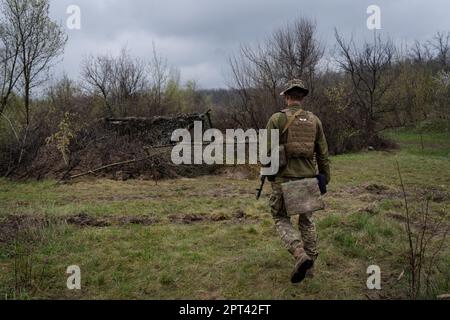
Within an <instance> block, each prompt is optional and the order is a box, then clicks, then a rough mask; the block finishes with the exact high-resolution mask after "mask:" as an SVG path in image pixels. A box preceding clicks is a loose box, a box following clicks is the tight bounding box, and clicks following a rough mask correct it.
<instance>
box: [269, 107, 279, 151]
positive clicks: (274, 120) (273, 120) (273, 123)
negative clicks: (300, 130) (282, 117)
mask: <svg viewBox="0 0 450 320" xmlns="http://www.w3.org/2000/svg"><path fill="white" fill-rule="evenodd" d="M274 129H279V127H278V115H277V114H274V115H273V116H272V117H271V118H270V119H269V122H268V123H267V126H266V130H267V152H268V156H270V154H271V151H272V135H271V134H270V133H271V130H274Z"/></svg>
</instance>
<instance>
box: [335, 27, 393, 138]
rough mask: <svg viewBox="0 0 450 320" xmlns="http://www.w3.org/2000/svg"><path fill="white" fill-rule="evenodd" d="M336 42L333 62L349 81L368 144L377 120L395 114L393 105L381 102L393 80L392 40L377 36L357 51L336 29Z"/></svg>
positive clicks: (352, 42) (375, 129) (352, 43)
mask: <svg viewBox="0 0 450 320" xmlns="http://www.w3.org/2000/svg"><path fill="white" fill-rule="evenodd" d="M335 37H336V41H337V56H336V62H337V63H338V66H339V67H340V69H341V70H342V71H344V73H345V74H347V75H348V76H349V78H350V81H351V84H352V89H353V93H354V95H355V101H354V103H355V104H356V106H357V108H358V110H359V111H360V112H359V116H360V119H359V121H360V124H361V128H363V130H364V132H363V133H364V137H365V138H366V139H367V141H368V142H370V140H371V139H372V138H374V137H375V136H376V132H377V128H376V123H377V120H378V118H379V117H380V116H381V115H383V114H384V113H386V112H390V111H394V109H393V106H385V105H383V103H382V98H383V97H384V95H385V93H386V91H387V90H388V89H389V87H390V86H391V84H392V83H393V81H394V80H395V73H394V71H393V69H392V68H391V67H392V64H393V63H394V58H395V50H396V49H395V47H394V45H393V43H392V41H390V40H387V41H384V42H383V41H382V40H381V37H376V38H375V42H374V43H368V42H365V43H364V44H363V46H362V47H361V48H357V46H356V44H355V43H354V41H353V40H350V41H348V42H347V41H345V40H344V38H343V37H342V36H341V35H340V34H339V33H338V31H337V30H335Z"/></svg>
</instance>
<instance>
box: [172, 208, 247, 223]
mask: <svg viewBox="0 0 450 320" xmlns="http://www.w3.org/2000/svg"><path fill="white" fill-rule="evenodd" d="M245 220H255V219H253V218H251V217H249V216H247V215H246V214H245V212H244V211H242V210H238V211H237V212H236V213H235V214H234V215H233V216H228V215H225V214H221V213H218V214H213V215H198V214H174V215H170V216H169V221H170V222H171V223H176V224H193V223H201V222H231V223H235V222H236V223H238V222H239V223H240V222H243V221H245Z"/></svg>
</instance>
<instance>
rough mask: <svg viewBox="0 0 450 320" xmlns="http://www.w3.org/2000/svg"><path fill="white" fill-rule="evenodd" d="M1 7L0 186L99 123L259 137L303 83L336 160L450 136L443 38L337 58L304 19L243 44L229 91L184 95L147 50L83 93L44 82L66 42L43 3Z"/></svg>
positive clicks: (105, 64) (97, 61) (84, 86)
mask: <svg viewBox="0 0 450 320" xmlns="http://www.w3.org/2000/svg"><path fill="white" fill-rule="evenodd" d="M0 4H1V12H0V94H1V96H0V116H1V117H0V174H1V175H9V174H11V173H12V172H13V171H14V170H16V169H17V168H19V167H20V166H21V165H22V164H23V163H27V162H30V161H32V160H33V158H34V157H35V156H36V153H37V152H38V150H39V148H40V147H41V146H43V145H45V144H46V143H48V142H49V141H51V140H52V139H51V137H55V134H57V133H58V134H57V135H56V136H63V137H64V139H63V140H64V144H66V145H68V144H70V139H73V137H74V136H76V132H77V130H82V129H83V128H85V127H87V126H89V125H90V124H91V123H93V122H94V121H95V120H96V119H98V118H117V117H153V116H158V115H168V114H177V113H192V112H204V111H206V110H208V109H212V110H213V120H214V119H216V121H214V125H215V126H216V127H218V128H219V129H226V128H243V129H248V128H263V127H264V126H265V124H266V122H267V120H268V118H269V117H270V116H271V115H272V114H273V113H275V112H276V111H278V110H280V109H282V108H283V107H284V105H283V104H284V101H283V100H282V97H280V96H279V92H280V89H281V88H282V87H283V85H284V84H285V83H286V82H287V81H288V80H290V79H292V78H301V79H303V80H305V81H306V82H307V83H308V86H309V87H310V89H311V95H310V96H309V97H308V99H307V101H305V108H308V109H310V110H312V111H313V112H315V113H316V114H317V115H319V116H320V117H321V119H322V121H323V122H324V127H325V129H326V134H327V137H328V140H329V144H330V151H331V152H332V153H342V152H347V151H353V150H360V149H362V148H365V147H367V146H375V147H378V146H384V145H385V144H386V141H385V140H384V139H383V138H382V132H383V131H384V130H386V129H389V128H394V127H404V126H415V127H418V126H419V127H420V128H422V129H427V128H431V129H437V130H450V129H449V127H450V126H449V113H450V101H449V99H450V70H449V67H450V33H448V32H447V33H445V32H438V33H436V35H435V36H434V37H433V38H432V39H430V40H429V41H425V42H418V41H416V42H415V43H413V44H412V45H409V46H406V45H402V46H400V45H398V44H396V43H395V42H394V41H393V40H391V39H389V38H383V37H381V36H375V37H374V38H373V39H372V40H371V41H366V42H363V43H357V42H356V41H354V40H353V39H351V38H350V39H348V38H346V37H345V36H344V35H342V34H340V33H339V31H338V30H335V43H334V46H333V47H332V48H327V47H325V45H324V44H322V43H321V42H320V41H319V40H318V35H317V24H316V23H315V22H313V21H312V20H309V19H306V18H301V19H298V20H296V21H294V22H292V23H290V24H287V25H285V26H283V27H280V28H278V29H276V30H274V31H273V32H272V33H271V34H270V35H269V36H268V37H266V40H264V41H261V42H259V43H256V44H243V45H242V46H241V47H240V48H239V50H237V52H236V53H235V54H234V55H233V56H232V57H230V58H229V61H228V63H229V67H230V68H229V69H230V76H229V78H228V79H227V80H228V88H225V89H218V90H201V89H199V88H198V86H197V84H196V82H195V81H188V82H186V83H181V80H180V78H181V77H180V72H179V71H178V70H177V69H176V68H174V67H173V66H171V65H170V64H169V62H168V61H167V59H165V58H164V57H162V56H161V55H159V54H158V52H157V50H156V46H155V45H153V50H152V51H151V52H149V58H148V59H140V58H137V57H134V56H133V55H132V53H131V52H130V51H129V50H128V49H127V48H124V49H123V50H122V51H121V52H120V54H118V55H108V54H104V55H97V56H93V55H91V56H88V57H86V58H85V59H84V60H83V62H82V64H81V66H80V67H81V72H80V79H79V81H75V80H73V79H70V78H69V77H68V76H63V77H62V78H61V79H59V80H56V81H54V80H53V81H50V78H51V77H50V76H51V67H52V66H54V65H55V63H57V62H58V58H59V57H61V55H62V54H63V52H64V47H65V45H66V42H67V39H68V38H67V35H66V34H65V32H64V28H63V27H62V26H61V25H59V24H58V23H56V22H55V21H53V20H52V19H51V18H50V17H49V5H50V4H49V0H40V1H33V0H0ZM37 92H39V94H36V93H37ZM62 128H63V129H64V130H65V131H64V130H63V129H62ZM62 130H63V131H64V132H65V133H64V132H63V133H61V131H62Z"/></svg>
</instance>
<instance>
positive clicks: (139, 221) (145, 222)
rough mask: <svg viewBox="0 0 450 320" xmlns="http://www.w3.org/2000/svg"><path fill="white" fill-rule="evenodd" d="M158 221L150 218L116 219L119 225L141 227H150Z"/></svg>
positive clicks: (125, 217)
mask: <svg viewBox="0 0 450 320" xmlns="http://www.w3.org/2000/svg"><path fill="white" fill-rule="evenodd" d="M159 222H160V220H159V219H158V218H156V217H152V216H142V217H138V216H123V217H119V218H118V219H117V223H118V224H119V225H130V224H131V225H141V226H151V225H154V224H157V223H159Z"/></svg>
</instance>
